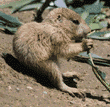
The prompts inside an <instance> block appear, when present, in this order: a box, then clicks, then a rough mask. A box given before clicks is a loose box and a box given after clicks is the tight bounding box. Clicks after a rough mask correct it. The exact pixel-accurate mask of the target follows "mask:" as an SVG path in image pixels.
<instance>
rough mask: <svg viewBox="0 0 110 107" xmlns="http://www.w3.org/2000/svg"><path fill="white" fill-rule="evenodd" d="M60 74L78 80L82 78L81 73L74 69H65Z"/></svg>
mask: <svg viewBox="0 0 110 107" xmlns="http://www.w3.org/2000/svg"><path fill="white" fill-rule="evenodd" d="M62 76H63V78H76V79H78V80H81V79H82V75H81V74H80V73H77V72H75V71H73V72H69V71H67V72H65V73H63V74H62Z"/></svg>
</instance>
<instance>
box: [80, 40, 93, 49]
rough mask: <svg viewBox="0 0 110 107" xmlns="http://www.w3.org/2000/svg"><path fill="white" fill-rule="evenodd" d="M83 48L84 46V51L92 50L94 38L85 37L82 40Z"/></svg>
mask: <svg viewBox="0 0 110 107" xmlns="http://www.w3.org/2000/svg"><path fill="white" fill-rule="evenodd" d="M82 48H83V51H87V50H90V49H91V48H93V40H92V39H84V40H83V41H82Z"/></svg>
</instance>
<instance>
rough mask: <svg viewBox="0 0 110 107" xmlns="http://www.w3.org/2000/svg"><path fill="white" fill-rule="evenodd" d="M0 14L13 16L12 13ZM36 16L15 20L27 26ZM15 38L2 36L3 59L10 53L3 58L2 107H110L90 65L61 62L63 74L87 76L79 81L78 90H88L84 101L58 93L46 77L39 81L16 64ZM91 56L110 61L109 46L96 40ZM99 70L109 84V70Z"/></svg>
mask: <svg viewBox="0 0 110 107" xmlns="http://www.w3.org/2000/svg"><path fill="white" fill-rule="evenodd" d="M2 1H3V0H2ZM0 4H1V2H0ZM0 11H2V12H4V13H6V14H11V11H10V10H9V9H0ZM33 13H34V12H33V11H29V12H21V13H15V14H12V16H16V17H18V18H19V20H20V21H21V22H24V23H26V22H30V21H31V20H32V19H33ZM104 30H110V29H104ZM13 37H14V35H9V34H5V33H3V32H0V55H1V54H2V53H8V54H7V55H6V57H5V58H4V59H3V58H2V57H0V107H110V93H109V92H108V91H106V89H105V87H104V86H103V85H102V84H101V83H100V82H99V81H98V80H97V78H96V77H95V75H94V74H93V72H92V68H91V66H90V65H88V64H86V63H80V62H76V61H73V60H70V61H69V62H68V61H66V60H64V59H61V61H60V63H61V71H62V72H66V71H67V70H69V71H71V72H72V71H77V72H80V73H81V74H82V75H83V74H84V80H83V81H78V84H77V88H79V89H86V90H87V93H88V94H87V97H86V98H85V101H84V99H81V98H77V97H72V96H70V95H69V94H68V93H64V92H61V91H59V90H57V89H56V88H54V87H53V86H52V85H51V84H50V82H49V81H46V80H45V79H46V78H45V77H42V78H39V77H37V76H36V74H35V73H34V72H32V71H31V70H27V69H26V68H24V67H23V66H21V65H20V64H19V63H17V62H15V61H16V59H14V57H13V56H14V54H13V50H12V40H13ZM92 53H95V54H97V55H99V56H102V57H104V58H107V59H110V57H107V55H108V54H110V42H109V41H98V40H94V49H92ZM11 55H12V56H11ZM99 68H100V70H101V71H104V72H105V73H106V75H107V77H106V80H107V81H108V82H109V83H110V73H109V71H110V67H103V66H99ZM71 84H72V83H71ZM89 93H91V95H90V94H89Z"/></svg>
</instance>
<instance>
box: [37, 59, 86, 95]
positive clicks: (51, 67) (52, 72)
mask: <svg viewBox="0 0 110 107" xmlns="http://www.w3.org/2000/svg"><path fill="white" fill-rule="evenodd" d="M38 65H39V66H40V68H42V70H43V71H42V73H44V74H45V75H46V76H48V78H49V79H50V81H51V82H52V84H53V85H54V86H55V87H56V88H58V89H59V90H61V91H64V92H68V93H69V94H71V95H73V96H74V94H75V93H77V94H78V95H79V97H83V95H84V94H83V91H81V90H80V91H79V90H78V89H76V88H71V87H69V86H67V85H66V84H65V83H64V82H63V78H62V74H61V72H60V70H59V67H58V66H57V64H56V63H55V62H53V61H52V60H48V61H45V62H40V63H38Z"/></svg>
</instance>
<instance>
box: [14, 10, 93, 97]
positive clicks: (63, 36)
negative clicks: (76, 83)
mask: <svg viewBox="0 0 110 107" xmlns="http://www.w3.org/2000/svg"><path fill="white" fill-rule="evenodd" d="M77 21H78V22H77ZM90 31H91V30H90V28H89V27H88V25H87V24H86V23H85V21H84V20H83V19H82V18H81V17H80V15H79V14H77V13H75V12H74V11H72V10H70V9H67V8H57V9H54V10H52V11H51V12H50V13H49V14H48V15H47V17H46V18H45V19H44V20H43V22H42V23H36V22H30V23H26V24H24V25H22V26H21V27H20V28H19V29H18V31H17V32H16V35H15V37H14V39H13V50H14V53H15V55H16V57H17V59H18V60H19V61H20V62H21V63H24V64H26V65H27V66H29V67H31V68H35V69H36V67H40V68H41V69H42V70H43V71H42V72H40V73H41V74H42V73H43V74H45V75H47V76H48V78H49V79H50V81H51V82H52V83H53V84H54V86H55V87H57V88H58V89H60V90H62V91H65V92H68V93H70V94H72V95H74V93H78V94H79V95H81V96H82V91H79V90H78V89H76V88H71V87H69V86H67V85H66V84H65V83H64V82H63V78H62V77H72V76H74V75H76V73H75V72H73V73H70V72H66V73H64V74H61V72H60V70H59V67H58V65H57V62H58V59H59V58H60V57H65V58H70V57H73V56H75V55H77V54H78V53H80V52H82V51H86V50H87V49H89V48H91V46H92V45H93V43H92V40H90V39H85V40H83V41H82V42H81V43H72V40H78V39H82V38H83V37H86V34H87V33H88V32H90Z"/></svg>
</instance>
